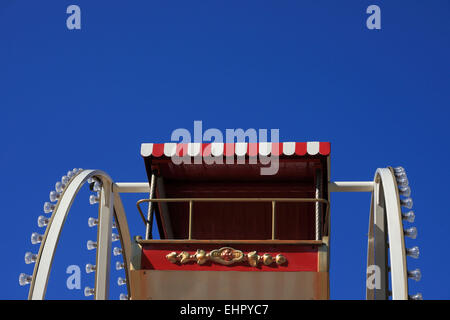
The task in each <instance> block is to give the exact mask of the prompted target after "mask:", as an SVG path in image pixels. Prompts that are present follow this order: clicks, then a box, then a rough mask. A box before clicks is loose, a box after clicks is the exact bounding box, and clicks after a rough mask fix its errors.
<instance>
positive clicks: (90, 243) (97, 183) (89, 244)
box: [84, 178, 128, 300]
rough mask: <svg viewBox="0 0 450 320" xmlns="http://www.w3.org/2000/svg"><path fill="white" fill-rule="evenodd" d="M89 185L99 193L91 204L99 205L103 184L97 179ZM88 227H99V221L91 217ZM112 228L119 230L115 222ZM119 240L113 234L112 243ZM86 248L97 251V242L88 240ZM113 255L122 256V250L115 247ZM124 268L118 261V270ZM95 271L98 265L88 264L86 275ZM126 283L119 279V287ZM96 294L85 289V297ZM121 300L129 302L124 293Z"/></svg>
mask: <svg viewBox="0 0 450 320" xmlns="http://www.w3.org/2000/svg"><path fill="white" fill-rule="evenodd" d="M88 183H89V184H90V186H91V190H92V191H94V192H97V194H96V195H90V197H89V203H90V204H91V205H93V204H96V203H98V202H99V201H100V190H101V187H102V185H101V182H100V181H98V180H97V179H95V178H91V179H89V180H88ZM88 226H89V227H91V228H93V227H96V226H98V219H96V218H93V217H90V218H89V219H88ZM112 227H113V228H117V226H116V223H115V222H113V225H112ZM118 240H120V236H119V234H117V233H113V234H112V235H111V241H112V242H116V241H118ZM86 247H87V249H88V250H95V249H97V242H96V241H92V240H88V241H87V242H86ZM113 254H114V256H119V255H121V254H122V249H121V248H118V247H114V249H113ZM124 268H125V265H124V263H123V262H120V261H116V270H121V269H124ZM95 271H96V265H93V264H91V263H88V264H86V273H92V272H95ZM126 283H127V281H126V279H124V278H122V277H119V278H118V279H117V284H118V285H119V286H122V285H125V284H126ZM94 293H95V289H94V288H91V287H85V288H84V295H85V296H86V297H89V296H92V295H94ZM119 298H120V300H128V296H127V295H126V294H124V293H121V294H120V296H119Z"/></svg>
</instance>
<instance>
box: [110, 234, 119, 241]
mask: <svg viewBox="0 0 450 320" xmlns="http://www.w3.org/2000/svg"><path fill="white" fill-rule="evenodd" d="M119 239H120V236H119V235H118V234H117V233H113V234H112V235H111V241H112V242H114V241H117V240H119Z"/></svg>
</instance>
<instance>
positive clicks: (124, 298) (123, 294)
mask: <svg viewBox="0 0 450 320" xmlns="http://www.w3.org/2000/svg"><path fill="white" fill-rule="evenodd" d="M119 299H120V300H128V295H126V294H125V293H121V294H120V296H119Z"/></svg>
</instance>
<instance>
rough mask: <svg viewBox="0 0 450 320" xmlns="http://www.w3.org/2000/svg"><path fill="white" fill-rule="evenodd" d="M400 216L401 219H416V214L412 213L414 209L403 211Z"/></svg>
mask: <svg viewBox="0 0 450 320" xmlns="http://www.w3.org/2000/svg"><path fill="white" fill-rule="evenodd" d="M402 218H403V220H406V221H408V222H411V223H413V222H414V220H415V219H416V215H415V214H414V211H408V212H403V213H402Z"/></svg>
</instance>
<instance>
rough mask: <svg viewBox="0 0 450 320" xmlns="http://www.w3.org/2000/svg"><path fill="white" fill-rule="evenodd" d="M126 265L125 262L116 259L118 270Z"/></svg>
mask: <svg viewBox="0 0 450 320" xmlns="http://www.w3.org/2000/svg"><path fill="white" fill-rule="evenodd" d="M124 267H125V265H124V264H123V262H120V261H116V270H122V269H123V268H124Z"/></svg>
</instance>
